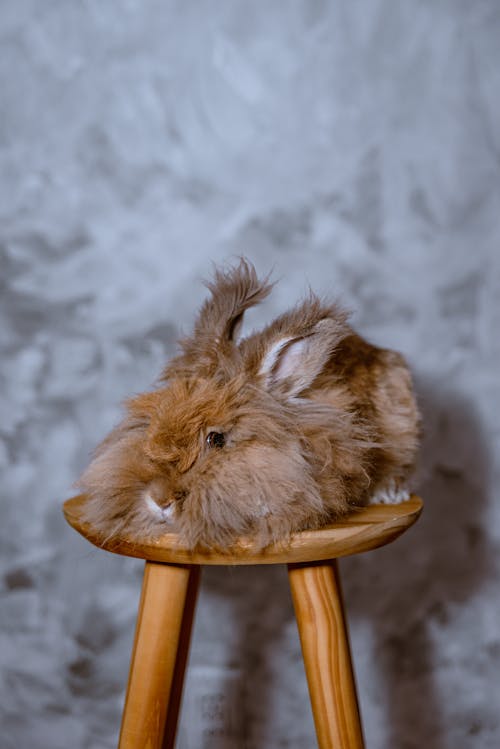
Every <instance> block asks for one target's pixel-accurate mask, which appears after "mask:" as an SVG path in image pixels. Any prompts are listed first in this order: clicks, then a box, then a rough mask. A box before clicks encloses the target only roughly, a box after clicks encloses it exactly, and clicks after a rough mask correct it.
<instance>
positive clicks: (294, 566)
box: [64, 495, 423, 749]
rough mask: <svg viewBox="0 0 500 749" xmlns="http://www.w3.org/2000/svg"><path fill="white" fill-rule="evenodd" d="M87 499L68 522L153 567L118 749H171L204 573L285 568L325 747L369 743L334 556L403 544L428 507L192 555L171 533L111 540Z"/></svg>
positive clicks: (74, 502)
mask: <svg viewBox="0 0 500 749" xmlns="http://www.w3.org/2000/svg"><path fill="white" fill-rule="evenodd" d="M85 501H86V498H85V495H80V496H78V497H74V498H73V499H69V500H68V501H67V502H66V503H65V504H64V514H65V517H66V520H67V521H68V523H69V524H70V525H71V526H72V527H73V528H75V530H77V531H78V532H79V533H81V534H82V535H83V536H84V537H85V538H86V539H88V540H89V541H90V542H92V543H93V544H95V545H96V546H98V547H100V548H102V549H105V550H107V551H111V552H114V553H116V554H122V555H125V556H131V557H138V558H141V559H144V560H146V567H145V572H144V582H143V586H142V594H141V602H140V606H139V614H138V619H137V627H136V633H135V641H134V649H133V653H132V660H131V665H130V675H129V682H128V688H127V696H126V700H125V708H124V712H123V718H122V727H121V732H120V741H119V749H143V747H148V749H172V747H173V746H174V743H175V734H176V727H177V719H178V713H179V707H180V702H181V695H182V685H183V680H184V672H185V668H186V662H187V656H188V650H189V641H190V635H191V628H192V622H193V616H194V610H195V604H196V595H197V590H198V584H199V575H200V569H201V567H202V566H204V565H243V564H246V565H254V564H261V565H262V564H287V565H288V572H289V581H290V587H291V591H292V598H293V602H294V608H295V615H296V619H297V624H298V628H299V635H300V641H301V646H302V654H303V657H304V664H305V669H306V675H307V680H308V685H309V693H310V697H311V704H312V710H313V716H314V722H315V727H316V734H317V738H318V746H319V747H320V749H362V748H363V746H364V744H363V736H362V730H361V722H360V718H359V710H358V704H357V697H356V688H355V683H354V677H353V671H352V663H351V655H350V647H349V640H348V634H347V625H346V620H345V614H344V609H343V604H342V596H341V590H340V580H339V573H338V568H337V564H336V561H335V560H336V558H337V557H342V556H347V555H349V554H357V553H359V552H362V551H369V550H370V549H375V548H377V547H378V546H383V545H384V544H387V543H389V542H390V541H393V540H394V539H396V538H397V537H398V536H399V535H401V533H403V532H404V531H405V530H406V529H407V528H409V527H410V526H411V525H412V524H413V523H414V522H415V521H416V520H417V518H418V517H419V515H420V512H421V510H422V506H423V503H422V500H421V499H420V498H419V497H416V496H414V495H412V497H411V498H410V499H409V500H408V501H407V502H403V503H401V504H397V505H371V506H369V507H365V508H361V509H357V510H354V511H353V512H352V513H351V514H350V515H349V516H347V517H345V518H343V519H342V520H341V521H339V522H336V523H333V524H331V525H328V526H325V527H323V528H320V529H318V530H312V531H302V532H301V533H297V534H295V535H293V536H292V538H291V539H290V541H289V542H287V543H286V544H274V545H271V546H268V547H266V548H265V549H259V548H258V546H257V545H256V544H255V543H253V542H252V540H251V539H240V540H239V541H238V542H237V543H236V544H235V545H234V546H233V547H232V548H231V549H230V550H229V551H227V552H220V551H196V550H195V551H192V550H190V549H188V548H186V547H185V546H183V545H182V543H181V542H180V540H179V538H178V536H177V535H176V534H174V533H165V534H164V535H162V536H161V537H159V538H157V539H149V540H141V541H138V540H136V539H132V538H130V537H129V536H127V535H126V534H125V533H124V534H123V535H121V536H119V537H116V536H115V537H112V538H109V537H108V538H105V537H104V536H103V535H102V534H100V533H99V532H97V531H96V529H95V528H93V527H91V526H90V525H89V524H88V523H85V522H84V521H83V520H82V508H83V507H84V504H85Z"/></svg>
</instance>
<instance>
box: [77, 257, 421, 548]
mask: <svg viewBox="0 0 500 749" xmlns="http://www.w3.org/2000/svg"><path fill="white" fill-rule="evenodd" d="M208 287H209V289H210V292H211V296H210V298H209V299H208V300H207V301H206V302H205V303H204V304H203V306H202V308H201V310H200V314H199V316H198V319H197V321H196V323H195V326H194V332H193V334H192V336H190V337H188V338H186V339H184V340H183V341H181V348H182V353H181V354H180V355H179V356H177V357H176V358H174V359H173V360H172V361H171V362H170V363H169V365H168V366H167V367H166V369H165V371H164V374H163V378H162V384H161V386H160V387H159V388H157V389H156V390H153V391H152V392H148V393H144V394H142V395H139V396H137V397H135V398H133V399H131V400H129V401H128V403H127V404H126V410H127V413H126V416H125V418H124V420H123V421H122V423H121V424H120V425H119V426H118V427H117V428H116V429H114V430H113V431H112V432H111V434H110V435H109V436H108V437H107V438H106V439H105V440H104V442H103V443H102V444H101V445H100V447H99V448H98V450H97V452H96V456H95V458H94V460H93V461H92V463H91V464H90V466H89V467H88V468H87V470H86V471H85V473H84V474H83V476H82V477H81V479H80V481H79V486H80V487H81V488H82V490H83V491H84V492H85V493H86V494H87V496H88V502H87V509H86V519H87V521H88V522H89V523H91V524H92V525H93V526H95V527H96V528H98V529H99V530H100V531H101V532H102V533H103V534H105V535H106V536H108V537H112V536H114V535H116V534H118V533H120V531H123V530H124V529H126V531H127V534H128V535H129V536H132V537H136V538H144V537H155V536H159V535H161V534H162V533H165V532H167V531H172V530H174V531H176V532H178V533H179V534H180V535H181V537H182V539H183V540H184V542H185V543H186V544H188V545H189V546H191V547H193V548H194V547H218V548H222V549H224V548H227V547H229V546H230V545H231V544H232V543H234V541H235V540H236V539H237V538H238V537H239V536H242V535H252V536H254V537H255V538H256V539H257V540H258V542H259V543H260V544H261V545H262V546H265V545H267V544H269V543H271V542H273V541H278V540H286V539H287V538H288V537H289V535H290V534H291V533H293V532H294V531H298V530H301V529H304V528H316V527H319V526H321V525H322V524H324V523H326V522H329V521H332V520H334V519H336V518H339V517H340V516H342V515H343V514H345V513H347V512H348V511H349V510H350V509H352V507H354V506H360V505H363V504H365V503H366V502H367V501H368V500H369V498H370V497H371V496H373V495H374V494H377V492H380V491H382V492H383V491H384V488H385V487H388V486H392V487H394V486H396V487H401V486H403V485H404V484H405V482H406V481H407V479H408V477H409V475H410V473H411V471H412V468H413V464H414V460H415V454H416V450H417V443H418V425H419V416H418V411H417V406H416V403H415V398H414V395H413V389H412V382H411V377H410V374H409V371H408V368H407V366H406V363H405V361H404V359H403V358H402V357H401V356H400V355H399V354H397V353H395V352H392V351H388V350H385V349H380V348H376V347H375V346H372V345H371V344H369V343H368V342H366V341H364V340H363V339H362V338H361V337H360V336H358V335H357V334H356V333H355V332H354V331H353V330H352V329H351V328H350V327H349V325H348V323H347V316H346V314H345V313H344V312H343V311H342V310H341V309H340V308H338V307H337V306H336V305H326V304H323V303H322V302H321V301H320V300H319V299H318V298H317V297H315V296H314V295H311V296H310V297H309V298H308V299H307V300H306V301H304V302H303V303H302V304H300V305H298V306H297V307H295V308H294V309H292V310H291V311H289V312H287V313H286V314H284V315H282V316H281V317H279V318H278V319H276V320H275V321H274V322H272V323H271V324H270V325H268V326H267V327H266V328H265V329H264V330H262V331H261V332H259V333H255V334H253V335H251V336H249V337H247V338H245V339H243V340H241V341H239V342H238V341H237V331H238V328H239V325H240V323H241V319H242V317H243V313H244V312H245V310H246V309H247V308H249V307H250V306H252V305H254V304H257V303H258V302H260V301H262V300H263V299H264V298H265V297H266V296H267V295H268V293H269V292H270V290H271V285H270V284H269V283H268V282H267V279H266V280H264V281H259V279H258V278H257V275H256V273H255V269H254V268H253V266H252V265H251V264H250V263H249V262H247V261H246V260H241V262H240V263H239V265H238V266H237V267H235V268H230V269H229V270H227V271H226V272H223V271H222V270H217V271H216V273H215V278H214V280H213V282H211V283H210V284H208ZM210 433H216V434H218V435H223V438H224V445H223V446H221V445H214V444H212V443H210V438H209V441H208V442H207V436H208V435H209V434H210ZM162 509H163V515H161V516H160V513H161V512H162ZM156 510H158V512H156Z"/></svg>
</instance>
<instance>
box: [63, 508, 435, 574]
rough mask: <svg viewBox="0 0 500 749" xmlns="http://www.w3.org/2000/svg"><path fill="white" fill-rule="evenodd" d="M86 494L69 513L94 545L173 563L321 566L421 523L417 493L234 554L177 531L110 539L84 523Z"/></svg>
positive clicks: (241, 545)
mask: <svg viewBox="0 0 500 749" xmlns="http://www.w3.org/2000/svg"><path fill="white" fill-rule="evenodd" d="M85 499H86V497H85V495H80V496H78V497H73V499H68V501H67V502H65V504H64V515H65V517H66V520H67V521H68V523H69V524H70V525H71V526H73V528H74V529H75V530H77V531H78V532H79V533H81V534H82V536H84V537H85V538H86V539H87V540H88V541H91V542H92V543H93V544H95V545H96V546H99V547H100V548H102V549H106V551H112V552H113V553H115V554H122V555H124V556H129V557H138V558H140V559H147V560H149V561H151V562H167V563H170V564H199V565H205V564H211V565H213V564H217V565H224V564H229V565H233V564H290V563H296V562H312V561H314V562H316V561H320V560H323V559H333V558H336V557H343V556H347V555H348V554H358V553H359V552H361V551H369V550H370V549H375V548H377V547H378V546H383V545H384V544H387V543H389V542H390V541H393V540H394V539H395V538H397V537H398V536H399V535H401V533H403V532H404V531H405V530H406V529H407V528H409V527H410V525H413V523H414V522H415V521H416V520H417V518H418V516H419V515H420V512H421V510H422V500H421V499H420V498H419V497H416V496H415V495H413V496H412V497H411V498H410V499H409V500H408V501H407V502H403V503H401V504H397V505H370V506H369V507H363V508H360V509H357V510H355V511H353V512H352V514H350V515H348V516H347V517H345V518H343V519H342V520H340V521H338V522H336V523H333V524H331V525H327V526H324V527H323V528H320V529H318V530H312V531H302V532H301V533H296V534H295V535H294V536H292V538H291V540H290V543H289V544H286V545H284V544H273V545H272V546H268V547H266V548H265V549H259V548H258V547H256V545H255V544H254V543H252V541H251V540H247V539H241V540H240V541H239V542H238V543H237V544H236V545H235V546H234V547H233V548H232V549H231V550H230V551H228V552H217V551H191V550H190V549H187V548H186V547H185V546H183V545H182V543H181V542H180V541H179V538H178V537H177V535H176V534H175V533H165V534H164V535H162V536H160V537H159V538H157V539H154V540H151V539H149V540H144V541H137V540H132V539H131V538H130V537H129V536H127V535H126V534H124V535H122V536H118V537H117V536H113V537H112V538H109V537H108V538H106V537H104V536H103V535H101V534H99V533H98V532H97V531H96V530H95V528H92V527H91V526H90V525H89V524H88V523H85V522H84V521H82V520H81V514H82V508H83V506H84V504H85Z"/></svg>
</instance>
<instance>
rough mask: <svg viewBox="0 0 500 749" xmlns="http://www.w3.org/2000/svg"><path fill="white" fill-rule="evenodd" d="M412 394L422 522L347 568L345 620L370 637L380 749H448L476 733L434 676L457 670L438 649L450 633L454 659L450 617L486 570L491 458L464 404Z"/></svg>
mask: <svg viewBox="0 0 500 749" xmlns="http://www.w3.org/2000/svg"><path fill="white" fill-rule="evenodd" d="M417 389H418V391H419V402H420V406H421V409H422V412H423V423H424V438H423V445H422V451H421V452H422V455H421V457H422V461H421V462H422V464H423V465H422V469H423V472H425V475H426V477H425V478H423V480H421V482H420V485H419V494H421V496H422V497H423V499H424V502H425V507H424V512H423V515H422V518H421V519H420V521H419V522H418V523H417V525H416V527H415V528H414V529H412V530H411V531H410V532H409V533H408V534H406V535H405V536H404V537H403V539H402V540H401V541H399V542H396V543H395V544H392V545H390V546H387V547H385V548H384V549H379V550H376V551H374V552H371V553H369V554H362V555H359V556H357V557H353V558H351V559H349V560H345V561H344V563H343V567H342V569H343V579H344V583H345V594H346V601H347V605H348V611H349V614H350V615H351V616H352V617H353V618H354V617H367V618H368V619H369V621H370V626H371V627H372V630H373V632H374V645H373V648H374V653H376V654H377V655H376V662H375V663H374V664H373V667H374V668H375V669H377V670H378V671H379V672H380V674H381V677H382V683H383V688H384V689H385V694H382V695H381V696H380V701H381V703H382V709H384V710H385V711H386V714H387V720H386V725H387V726H388V732H389V740H388V742H387V749H402V748H404V749H417V748H418V749H421V747H423V746H425V747H426V749H451V748H452V747H455V746H457V744H456V739H457V738H458V737H459V736H462V737H464V738H465V737H468V738H469V740H473V739H476V740H477V739H478V737H479V735H480V733H481V730H482V728H483V726H482V725H481V720H480V716H478V715H477V714H476V715H475V714H474V705H473V704H472V702H469V709H463V708H464V706H463V704H462V706H461V708H462V709H460V707H458V706H459V704H460V701H459V700H457V701H455V700H454V699H453V696H452V698H451V699H450V695H448V696H445V695H444V694H441V693H440V691H439V688H438V683H437V670H438V669H439V668H444V669H447V668H453V667H454V666H457V665H458V664H457V663H454V658H453V655H450V649H449V648H443V652H439V647H438V646H437V644H436V643H438V642H439V641H440V640H441V642H443V641H444V640H445V639H446V638H447V630H448V629H451V627H450V625H453V627H454V629H453V630H452V631H451V632H450V633H449V635H448V637H449V638H451V637H454V638H455V642H454V648H455V652H457V650H458V649H459V648H460V643H461V639H460V638H461V637H463V633H460V632H457V629H456V622H455V620H454V614H455V613H456V612H457V611H458V610H459V609H460V607H461V605H462V604H467V602H468V601H469V599H470V598H472V597H473V596H474V595H475V594H476V593H477V591H478V589H479V588H480V587H481V585H482V584H483V583H485V582H486V581H487V579H488V575H489V570H490V571H491V568H492V565H491V554H492V553H493V551H492V549H491V548H489V546H488V542H487V539H486V537H485V533H484V530H483V525H482V515H483V513H484V510H485V507H486V502H487V493H488V481H489V469H490V459H489V453H488V447H487V445H486V442H485V438H484V435H483V434H482V432H481V428H480V423H479V420H478V416H477V414H476V412H475V410H474V407H473V406H472V404H471V403H470V402H468V401H466V400H465V399H464V397H463V396H462V395H460V394H458V393H454V392H449V391H445V392H441V390H439V391H438V390H437V389H435V388H433V387H432V386H431V385H429V384H426V383H420V384H419V383H417ZM471 636H473V635H472V633H469V637H471ZM474 647H475V648H476V647H480V643H476V644H475V645H474ZM354 655H355V654H354ZM461 667H462V669H463V670H465V668H466V667H465V666H464V665H462V666H461ZM459 688H460V685H459V684H458V683H457V689H459ZM464 689H466V687H464ZM453 703H455V705H456V707H455V708H453ZM454 710H455V712H456V713H457V714H456V715H455V716H454V717H453V720H452V719H451V718H450V714H452V713H453V711H454ZM452 734H453V735H452ZM454 737H455V738H454Z"/></svg>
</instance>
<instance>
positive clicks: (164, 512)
mask: <svg viewBox="0 0 500 749" xmlns="http://www.w3.org/2000/svg"><path fill="white" fill-rule="evenodd" d="M143 497H144V501H145V503H146V507H147V508H148V510H150V511H151V512H152V513H153V515H155V516H156V517H157V518H158V519H159V520H162V521H163V522H164V523H171V522H172V521H173V518H174V505H173V503H170V504H169V505H167V506H166V507H160V505H159V504H158V503H157V502H155V500H154V499H153V497H152V496H151V494H150V493H149V492H148V491H145V492H144V494H143Z"/></svg>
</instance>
